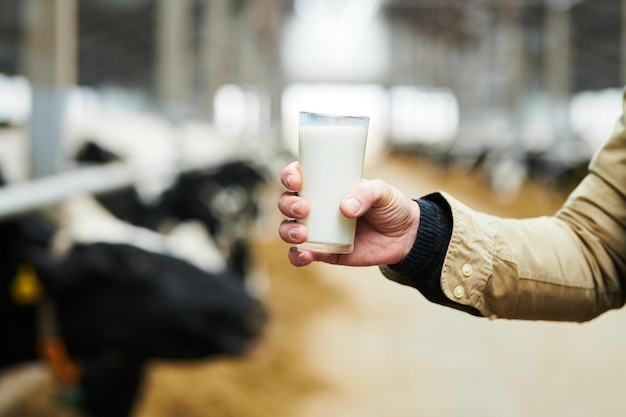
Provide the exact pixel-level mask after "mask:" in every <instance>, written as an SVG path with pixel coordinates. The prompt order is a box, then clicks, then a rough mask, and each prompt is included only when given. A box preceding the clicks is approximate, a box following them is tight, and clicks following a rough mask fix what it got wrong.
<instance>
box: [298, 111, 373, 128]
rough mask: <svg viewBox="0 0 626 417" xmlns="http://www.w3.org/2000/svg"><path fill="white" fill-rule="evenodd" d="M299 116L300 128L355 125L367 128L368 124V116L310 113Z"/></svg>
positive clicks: (304, 112) (302, 113)
mask: <svg viewBox="0 0 626 417" xmlns="http://www.w3.org/2000/svg"><path fill="white" fill-rule="evenodd" d="M299 116H300V117H299V119H300V125H301V126H318V125H333V124H339V125H342V124H347V125H355V124H356V125H362V126H365V127H367V126H368V124H369V116H357V115H343V114H333V113H319V112H310V111H301V112H300V114H299Z"/></svg>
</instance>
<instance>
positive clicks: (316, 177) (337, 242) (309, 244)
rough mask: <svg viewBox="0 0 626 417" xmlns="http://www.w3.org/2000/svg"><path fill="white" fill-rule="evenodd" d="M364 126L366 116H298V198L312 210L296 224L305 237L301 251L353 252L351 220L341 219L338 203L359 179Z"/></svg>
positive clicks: (342, 217) (367, 124)
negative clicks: (306, 232) (300, 186)
mask: <svg viewBox="0 0 626 417" xmlns="http://www.w3.org/2000/svg"><path fill="white" fill-rule="evenodd" d="M368 127H369V117H366V116H339V115H330V114H320V113H309V112H300V126H299V140H298V145H299V147H298V154H299V162H300V168H301V170H302V189H301V190H300V192H299V194H300V196H301V197H303V198H304V199H305V200H307V202H308V203H309V205H310V207H311V211H310V213H309V215H308V216H307V218H306V219H303V220H301V223H304V224H306V226H307V229H308V232H309V233H308V239H307V241H306V242H304V243H302V244H300V245H298V248H299V249H300V250H308V251H314V252H327V253H350V252H352V249H353V246H354V231H355V226H356V219H348V218H346V217H344V216H343V215H342V214H341V212H340V211H339V203H340V202H341V200H342V199H343V197H345V196H346V194H348V192H349V191H350V190H351V189H352V188H353V187H354V186H356V185H358V184H359V182H361V178H362V177H363V162H364V159H365V143H366V141H367V130H368Z"/></svg>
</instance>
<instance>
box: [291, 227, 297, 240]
mask: <svg viewBox="0 0 626 417" xmlns="http://www.w3.org/2000/svg"><path fill="white" fill-rule="evenodd" d="M288 234H289V237H290V238H292V239H294V240H295V239H297V238H298V235H299V234H300V230H299V229H298V228H297V227H293V228H291V229H289V232H288Z"/></svg>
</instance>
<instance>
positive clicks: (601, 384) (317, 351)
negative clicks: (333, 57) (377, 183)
mask: <svg viewBox="0 0 626 417" xmlns="http://www.w3.org/2000/svg"><path fill="white" fill-rule="evenodd" d="M366 176H367V177H369V178H374V177H378V178H383V179H385V180H387V181H388V182H390V183H392V184H394V185H396V186H398V187H399V188H400V189H402V190H404V191H405V192H406V193H407V194H408V195H410V196H419V195H422V194H425V193H427V192H430V191H433V190H436V189H443V190H446V191H449V192H451V193H452V194H453V195H455V196H457V197H458V198H460V199H461V200H462V201H464V202H465V203H467V204H468V205H470V206H472V207H474V208H476V209H479V210H484V211H487V212H490V213H494V214H499V215H503V216H507V217H529V216H535V215H542V214H551V213H553V212H554V210H555V209H556V208H557V207H558V206H559V205H560V203H561V202H562V200H563V198H564V196H563V195H561V194H559V193H555V192H553V191H551V190H548V189H545V188H543V187H540V186H537V185H532V184H529V185H524V186H523V187H522V189H521V191H520V193H518V194H517V195H516V196H507V197H506V198H503V197H502V196H499V197H498V196H496V195H494V194H493V193H492V192H491V191H490V190H489V188H488V187H486V185H485V184H484V182H483V181H482V180H481V179H480V177H478V176H476V175H468V172H466V171H463V170H460V169H444V168H441V167H434V166H433V165H432V164H429V163H426V162H423V161H420V160H419V159H416V158H410V157H398V156H391V157H388V158H384V159H383V160H380V161H377V162H376V163H374V164H372V165H371V166H369V167H368V168H367V169H366ZM281 191H282V189H281V188H280V186H279V184H278V183H277V184H276V186H275V187H270V189H269V190H268V192H267V196H266V197H267V201H266V206H265V217H264V219H263V222H262V224H261V226H260V229H261V230H259V232H258V233H257V235H258V239H257V240H256V241H255V256H256V259H257V269H258V273H259V274H260V275H263V276H265V277H266V279H267V280H268V292H267V303H268V306H269V308H270V311H271V314H272V320H271V323H270V325H269V328H268V329H267V332H266V334H265V337H264V340H263V342H262V344H261V346H260V347H259V349H258V350H257V351H256V352H255V353H254V354H252V355H251V356H249V357H246V358H242V359H213V360H210V361H197V362H193V363H176V362H155V363H153V364H152V365H151V367H150V370H149V374H148V379H147V383H146V385H145V387H144V389H143V392H142V395H141V397H140V399H139V401H138V404H137V408H136V410H135V413H134V415H135V417H165V416H168V417H171V416H185V417H196V416H198V417H200V416H203V417H211V416H219V417H228V416H233V417H238V416H241V417H270V416H271V417H276V416H285V417H287V416H289V417H319V416H325V417H334V416H336V417H352V416H354V417H369V416H372V417H374V416H376V417H380V416H393V417H405V416H406V417H409V416H410V417H418V416H428V417H431V416H441V417H446V416H464V417H472V416H477V417H478V416H481V417H484V416H502V415H506V416H509V417H517V416H519V417H527V416H531V415H535V416H553V417H556V416H568V417H572V416H589V415H597V416H604V417H610V416H622V415H624V406H623V400H622V394H623V387H624V380H623V375H625V374H626V362H625V361H623V360H622V358H623V352H624V351H626V310H617V311H613V312H609V313H607V314H605V315H604V316H602V317H600V318H597V319H595V320H593V321H591V322H589V323H585V324H574V323H545V322H522V321H518V322H516V321H508V320H495V321H489V320H487V319H481V318H476V317H472V316H470V315H467V314H465V313H461V312H457V311H454V310H450V309H446V308H444V307H440V306H437V305H433V304H431V303H429V302H428V301H426V300H425V299H424V298H422V296H421V295H420V294H419V293H418V292H417V291H415V290H413V289H411V288H407V287H403V286H400V285H398V284H395V283H393V282H390V281H387V280H386V279H385V278H384V277H383V276H382V275H381V274H380V273H379V272H378V269H377V268H358V269H357V268H347V267H338V266H330V265H313V266H309V267H306V268H301V269H297V268H294V267H292V266H291V265H290V264H289V263H288V262H287V258H286V254H287V248H288V246H287V245H286V244H284V243H283V242H281V241H279V239H278V237H277V232H276V231H277V227H278V223H279V222H280V220H281V217H280V214H279V213H278V212H277V210H276V201H277V198H278V195H279V193H280V192H281ZM50 390H51V386H50V383H49V381H48V383H47V384H43V385H42V386H41V387H40V388H39V389H38V390H37V391H35V393H34V394H32V395H30V396H29V398H28V400H24V401H23V402H22V403H21V404H20V405H19V407H18V408H19V411H17V409H16V412H17V414H13V415H19V416H22V417H29V416H41V415H51V416H70V415H74V414H72V413H69V412H66V411H60V410H58V409H53V408H52V407H51V406H50V404H49V394H50ZM44 411H46V412H47V413H44Z"/></svg>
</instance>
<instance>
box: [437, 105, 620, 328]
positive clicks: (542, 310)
mask: <svg viewBox="0 0 626 417" xmlns="http://www.w3.org/2000/svg"><path fill="white" fill-rule="evenodd" d="M442 195H443V196H444V198H445V199H446V200H447V202H448V203H449V204H450V207H451V210H452V217H453V230H452V237H451V240H450V245H449V247H448V251H447V254H446V257H445V260H444V264H443V269H442V273H441V288H442V290H443V292H444V294H445V295H446V297H448V298H449V299H450V300H453V301H455V302H457V303H461V304H465V305H468V306H472V307H474V308H476V309H478V311H480V313H481V314H482V315H484V316H486V317H503V318H516V319H541V320H567V321H585V320H590V319H592V318H594V317H596V316H598V315H600V314H601V313H603V312H605V311H607V310H609V309H612V308H619V307H621V306H623V305H624V303H625V292H626V126H625V120H624V116H622V117H621V118H620V119H619V120H618V122H617V124H616V126H615V129H614V132H613V134H612V136H611V138H610V139H609V141H608V142H607V143H606V144H605V145H604V147H602V149H600V150H599V152H598V153H597V154H596V155H595V156H594V158H592V160H591V162H590V164H589V173H588V175H587V176H586V177H585V178H584V180H583V181H582V182H581V183H580V184H579V186H578V187H577V188H576V189H575V190H574V191H573V192H572V194H571V195H570V196H569V197H568V199H567V201H566V202H565V204H564V205H563V206H562V208H561V209H560V210H559V211H558V212H557V213H556V214H555V215H554V216H550V217H539V218H533V219H504V218H499V217H495V216H490V215H486V214H483V213H479V212H476V211H473V210H472V209H470V208H469V207H467V206H465V205H463V204H462V203H461V202H459V201H458V200H456V199H454V198H453V197H451V196H450V195H447V194H445V193H442Z"/></svg>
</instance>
